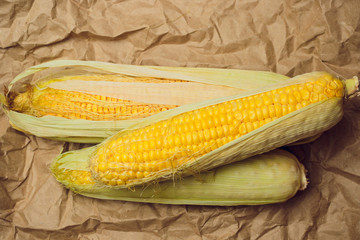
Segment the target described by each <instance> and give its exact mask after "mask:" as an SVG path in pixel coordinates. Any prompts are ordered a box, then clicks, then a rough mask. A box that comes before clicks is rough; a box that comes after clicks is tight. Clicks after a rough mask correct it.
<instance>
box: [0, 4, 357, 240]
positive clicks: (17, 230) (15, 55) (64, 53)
mask: <svg viewBox="0 0 360 240" xmlns="http://www.w3.org/2000/svg"><path fill="white" fill-rule="evenodd" d="M359 13H360V2H359V1H357V0H353V1H335V0H332V1H320V0H315V1H313V0H303V1H295V0H292V1H291V0H289V1H286V0H283V1H281V0H275V1H261V0H254V1H253V0H249V1H248V0H247V1H216V0H212V1H209V0H207V1H205V0H200V1H168V0H161V1H140V0H133V1H92V0H90V1H47V0H36V1H34V0H33V1H26V0H22V1H21V0H20V1H5V2H2V3H1V4H0V85H1V87H0V90H1V91H3V89H4V85H7V84H8V83H9V82H10V81H11V80H12V78H13V77H14V76H16V75H17V74H19V73H20V72H22V71H23V70H24V69H25V68H27V67H30V66H32V65H36V64H39V63H42V62H45V61H49V60H55V59H78V60H97V61H107V62H114V63H126V64H139V65H165V66H189V67H220V68H234V69H253V70H269V71H274V72H278V73H281V74H286V75H288V76H294V75H297V74H301V73H305V72H310V71H314V70H325V71H328V72H330V73H332V74H335V75H337V76H340V77H343V78H348V77H352V76H354V75H357V76H360V64H359V63H360V24H359V23H360V14H359ZM359 136H360V97H356V98H353V99H351V100H349V101H347V102H346V103H345V116H344V119H343V120H342V121H341V122H340V123H339V124H338V125H336V126H335V127H334V128H332V129H330V130H329V131H327V132H326V133H324V134H323V135H322V136H321V137H320V138H319V139H318V140H316V141H315V142H313V143H311V144H306V145H302V146H297V147H291V148H290V149H289V150H290V151H292V152H294V153H295V154H296V155H297V156H298V157H299V159H300V160H301V161H302V163H304V165H305V166H306V168H307V169H308V177H309V179H310V184H309V186H308V188H307V189H306V190H305V191H303V192H299V193H298V194H297V195H296V196H295V197H294V198H292V199H290V200H289V201H287V202H285V203H281V204H272V205H265V206H239V207H202V206H168V205H160V204H143V203H131V202H122V201H107V200H96V199H90V198H86V197H82V196H80V195H76V194H73V193H72V192H69V191H68V190H66V189H64V188H63V186H62V185H60V184H59V183H57V182H56V180H55V179H54V178H53V177H52V175H51V173H50V170H49V165H50V163H51V161H52V159H53V158H54V157H55V156H57V155H58V154H59V153H60V152H61V151H63V150H69V149H78V148H81V147H84V146H85V145H81V144H65V143H63V142H56V141H50V140H45V139H41V138H37V137H34V136H27V135H25V134H23V133H20V132H18V131H16V130H14V129H12V128H11V127H10V125H9V123H8V120H7V118H6V116H5V114H4V113H3V112H2V111H0V239H327V240H330V239H357V238H358V237H359V234H360V225H359V222H360V161H359V158H360V148H359V146H360V137H359Z"/></svg>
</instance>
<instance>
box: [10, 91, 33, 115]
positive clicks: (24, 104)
mask: <svg viewBox="0 0 360 240" xmlns="http://www.w3.org/2000/svg"><path fill="white" fill-rule="evenodd" d="M29 97H30V92H29V91H26V92H24V93H20V94H18V95H17V96H15V97H14V98H13V100H11V99H10V101H9V105H10V108H11V109H12V110H14V111H17V112H23V111H25V110H26V109H27V108H28V102H29Z"/></svg>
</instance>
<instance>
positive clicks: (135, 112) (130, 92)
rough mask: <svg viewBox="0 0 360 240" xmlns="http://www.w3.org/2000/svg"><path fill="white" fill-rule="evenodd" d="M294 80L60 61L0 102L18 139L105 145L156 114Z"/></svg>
mask: <svg viewBox="0 0 360 240" xmlns="http://www.w3.org/2000/svg"><path fill="white" fill-rule="evenodd" d="M287 79H288V77H286V76H283V75H280V74H276V73H270V72H262V71H246V70H232V69H212V68H173V67H154V66H132V65H121V64H109V63H103V62H91V61H67V60H65V61H62V60H58V61H52V62H48V63H44V64H40V65H37V66H33V67H30V68H28V69H26V70H25V71H24V72H23V73H21V74H19V75H18V76H16V77H15V78H14V80H13V81H12V82H11V83H10V84H9V87H8V91H7V92H6V95H5V96H6V97H5V96H3V95H1V94H0V102H1V103H2V104H3V106H4V107H3V110H4V112H5V113H6V115H7V116H8V117H9V121H10V124H11V125H12V126H13V127H14V128H15V129H17V130H19V131H22V132H25V133H28V134H32V135H36V136H39V137H46V138H50V139H56V140H63V141H70V142H84V143H90V142H93V143H98V142H101V141H102V140H104V139H105V138H107V137H109V136H111V135H113V134H115V133H117V132H118V131H119V130H122V129H125V128H127V127H129V126H131V125H133V124H135V123H137V122H139V121H141V120H142V119H143V118H145V117H148V116H150V115H153V114H155V113H158V112H163V111H165V110H168V109H172V108H175V107H177V106H180V105H186V104H189V103H194V102H199V101H204V100H206V99H212V98H217V97H222V96H229V95H233V94H237V93H238V92H243V91H248V90H252V89H256V88H257V87H260V86H265V85H268V84H271V83H278V82H282V81H285V80H287Z"/></svg>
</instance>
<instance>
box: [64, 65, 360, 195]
mask: <svg viewBox="0 0 360 240" xmlns="http://www.w3.org/2000/svg"><path fill="white" fill-rule="evenodd" d="M357 84H358V81H357V79H356V78H354V79H349V80H346V81H342V80H339V79H337V78H335V77H333V76H331V75H330V74H328V73H323V72H313V73H308V74H303V75H299V76H297V77H294V78H292V79H289V80H287V81H286V82H283V83H280V84H274V85H268V86H266V87H264V88H261V89H258V90H253V91H247V92H244V93H240V94H238V95H236V96H230V97H223V98H219V99H211V100H207V101H203V102H199V103H194V104H190V105H183V106H180V107H178V108H174V109H171V110H168V111H165V112H162V113H159V114H156V115H153V116H151V117H148V118H146V119H144V120H143V121H141V122H139V123H138V124H135V125H133V126H131V127H129V128H127V129H125V130H123V131H121V132H119V133H118V134H116V135H114V136H112V137H110V138H108V139H107V140H105V141H104V142H102V143H101V144H99V145H97V146H95V147H93V148H91V150H89V151H91V154H89V155H88V156H87V160H88V161H89V166H90V170H91V173H92V176H93V178H94V179H95V180H96V181H97V182H98V183H99V184H100V183H102V184H104V185H108V186H113V187H115V188H129V187H132V186H136V185H143V184H147V183H149V182H154V181H163V180H167V179H172V178H173V177H174V176H177V175H180V176H185V175H191V174H194V173H198V172H202V171H205V170H210V169H213V168H215V167H218V166H221V165H226V164H229V163H231V162H234V161H239V160H241V159H246V158H249V157H251V156H254V155H257V154H261V153H264V152H267V151H270V150H272V149H276V148H278V147H281V146H284V145H287V144H291V143H293V142H296V141H299V140H301V139H304V138H307V137H311V136H314V135H316V134H319V133H322V132H323V131H326V130H327V129H329V128H331V127H332V126H334V125H335V124H336V123H337V122H338V121H340V119H341V118H342V116H343V99H344V97H345V96H346V95H349V94H351V93H353V92H355V91H357ZM70 154H76V153H75V152H73V153H70Z"/></svg>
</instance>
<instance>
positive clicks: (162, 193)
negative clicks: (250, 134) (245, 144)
mask: <svg viewBox="0 0 360 240" xmlns="http://www.w3.org/2000/svg"><path fill="white" fill-rule="evenodd" d="M89 154H91V151H89V149H81V150H76V151H73V152H71V153H64V154H62V155H60V156H58V157H57V158H56V159H55V160H54V161H53V163H52V164H51V171H52V173H53V175H54V176H55V178H56V179H57V180H58V181H59V182H60V183H62V184H64V185H65V187H67V188H69V189H71V190H72V191H74V192H76V193H79V194H81V195H84V196H88V197H93V198H100V199H111V200H124V201H134V202H151V203H163V204H187V205H189V204H190V205H218V206H221V205H222V206H225V205H259V204H269V203H278V202H283V201H286V200H288V199H289V198H291V197H293V196H294V195H295V193H296V192H297V191H298V190H303V189H305V188H306V185H307V181H306V175H305V169H304V167H303V165H302V164H301V163H299V162H298V161H297V159H296V157H295V156H294V155H292V154H290V153H289V152H286V151H284V150H279V149H277V150H274V151H271V152H268V153H265V154H262V155H258V156H254V157H252V158H250V159H247V160H245V161H241V162H237V163H232V164H229V165H226V166H222V167H219V168H217V169H214V170H211V171H208V172H205V173H201V174H199V175H197V176H196V177H186V178H183V179H181V180H179V181H176V182H175V183H174V182H172V181H164V182H161V183H159V184H156V185H155V184H154V185H150V186H147V187H144V188H142V187H137V188H134V189H132V190H129V189H114V188H109V187H104V186H101V185H99V184H97V183H96V181H95V180H94V179H93V178H92V176H91V173H90V170H89V167H88V164H87V163H88V161H87V159H88V157H89V156H88V155H89Z"/></svg>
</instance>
